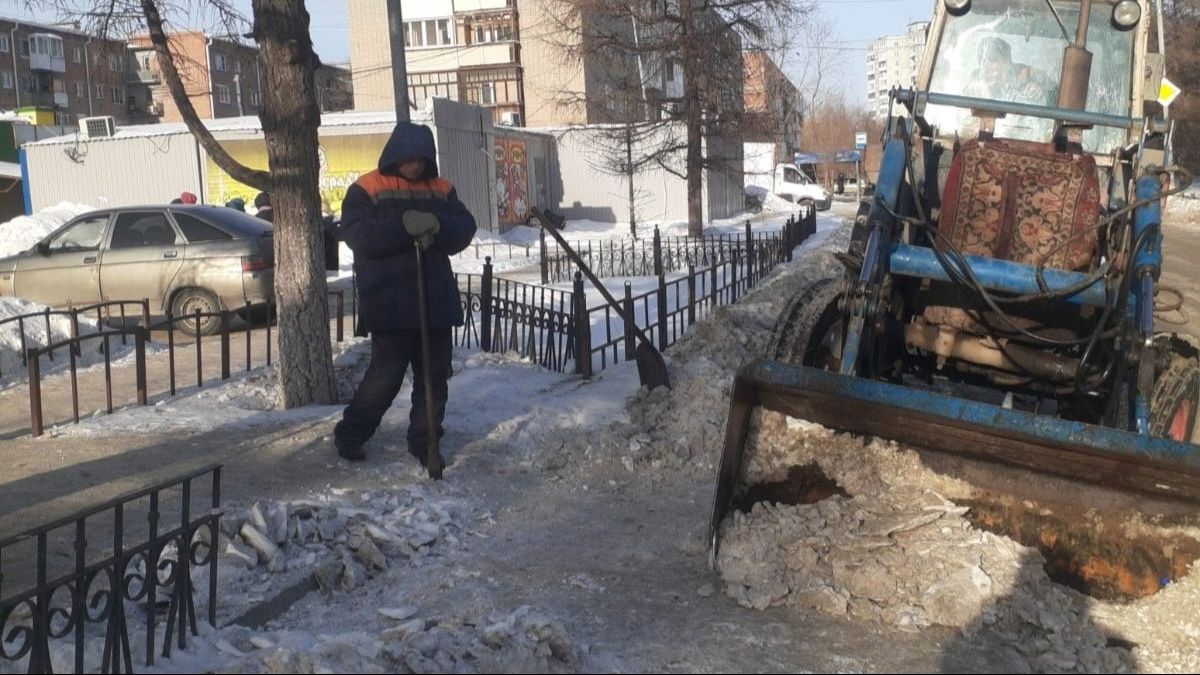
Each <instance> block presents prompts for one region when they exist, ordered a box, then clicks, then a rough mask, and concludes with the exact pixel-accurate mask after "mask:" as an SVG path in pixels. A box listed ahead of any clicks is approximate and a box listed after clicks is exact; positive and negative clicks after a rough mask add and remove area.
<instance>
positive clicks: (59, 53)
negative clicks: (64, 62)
mask: <svg viewBox="0 0 1200 675" xmlns="http://www.w3.org/2000/svg"><path fill="white" fill-rule="evenodd" d="M50 56H53V57H54V58H56V59H61V58H62V57H63V47H62V40H50Z"/></svg>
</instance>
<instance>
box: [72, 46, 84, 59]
mask: <svg viewBox="0 0 1200 675" xmlns="http://www.w3.org/2000/svg"><path fill="white" fill-rule="evenodd" d="M71 60H72V61H74V62H75V63H83V50H82V49H80V48H79V47H75V48H73V49H71Z"/></svg>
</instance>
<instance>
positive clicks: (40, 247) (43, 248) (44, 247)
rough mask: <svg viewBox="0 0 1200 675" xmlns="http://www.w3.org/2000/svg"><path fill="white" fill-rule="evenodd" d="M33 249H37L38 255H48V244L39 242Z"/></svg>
mask: <svg viewBox="0 0 1200 675" xmlns="http://www.w3.org/2000/svg"><path fill="white" fill-rule="evenodd" d="M35 248H37V252H38V253H40V254H41V255H47V256H48V255H50V244H49V242H45V241H39V242H38V243H37V246H36V247H35Z"/></svg>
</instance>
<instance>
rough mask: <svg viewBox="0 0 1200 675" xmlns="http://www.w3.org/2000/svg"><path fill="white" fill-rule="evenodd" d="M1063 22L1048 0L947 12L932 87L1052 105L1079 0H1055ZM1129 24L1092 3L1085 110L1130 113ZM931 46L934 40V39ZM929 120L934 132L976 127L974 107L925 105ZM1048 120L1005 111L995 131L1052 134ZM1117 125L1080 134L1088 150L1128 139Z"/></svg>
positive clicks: (982, 0)
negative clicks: (1121, 24) (1125, 27)
mask: <svg viewBox="0 0 1200 675" xmlns="http://www.w3.org/2000/svg"><path fill="white" fill-rule="evenodd" d="M1052 2H1053V6H1054V9H1055V10H1057V13H1058V16H1059V17H1060V18H1061V19H1062V27H1060V25H1059V23H1058V20H1056V19H1055V16H1054V12H1052V11H1051V9H1050V6H1049V5H1048V4H1047V2H1046V0H1016V1H1015V2H1014V1H1012V0H975V1H974V2H972V3H971V5H970V9H969V11H967V12H966V13H965V14H962V15H961V16H953V15H950V16H947V17H946V26H945V29H944V31H943V34H942V38H941V43H940V44H939V45H938V47H937V48H938V56H937V58H936V59H935V60H934V68H933V73H932V79H931V81H930V84H929V90H930V91H933V92H937V93H942V94H956V95H960V96H973V97H977V98H988V99H993V100H1000V101H1007V102H1012V103H1028V104H1033V105H1042V106H1053V105H1055V102H1056V100H1057V97H1058V80H1059V77H1060V73H1061V70H1062V58H1063V48H1064V47H1066V46H1067V44H1069V43H1070V39H1068V38H1067V37H1066V36H1064V29H1063V27H1065V32H1066V35H1068V36H1071V39H1073V38H1074V35H1075V25H1076V23H1077V22H1078V20H1079V2H1078V0H1052ZM1135 32H1136V31H1134V30H1123V29H1120V28H1118V27H1116V26H1115V25H1114V24H1113V23H1112V5H1111V4H1110V3H1108V2H1103V1H1097V2H1095V3H1093V5H1092V13H1091V20H1090V25H1089V27H1088V41H1087V48H1088V51H1090V52H1092V73H1091V79H1090V81H1089V83H1088V99H1087V110H1088V111H1090V112H1099V113H1107V114H1111V115H1124V116H1128V115H1129V114H1130V113H1129V111H1130V99H1131V96H1132V90H1131V79H1132V78H1131V74H1132V56H1133V40H1134V33H1135ZM931 46H932V44H931ZM925 118H926V120H928V121H929V123H930V124H932V125H934V126H936V127H937V128H938V133H939V135H942V136H954V135H955V134H957V135H959V136H963V137H968V136H974V135H975V134H976V133H977V132H978V123H979V122H978V119H977V118H975V117H974V116H973V115H972V114H971V111H969V110H964V109H961V108H954V107H950V106H933V105H931V106H929V108H928V109H927V110H926V114H925ZM1053 131H1054V122H1053V121H1052V120H1046V119H1040V118H1036V117H1026V116H1023V115H1008V116H1007V117H1003V118H1000V119H998V120H996V135H997V136H999V137H1004V138H1014V139H1020V140H1028V141H1042V142H1046V141H1049V140H1051V136H1052V135H1053ZM1125 135H1126V132H1125V131H1124V130H1121V129H1111V128H1107V127H1097V128H1094V129H1090V130H1088V131H1086V132H1085V133H1084V136H1083V145H1084V149H1085V150H1087V151H1088V152H1093V153H1100V154H1108V153H1110V152H1112V150H1113V149H1114V148H1116V147H1118V146H1120V145H1122V144H1123V143H1124V142H1125V137H1126V136H1125Z"/></svg>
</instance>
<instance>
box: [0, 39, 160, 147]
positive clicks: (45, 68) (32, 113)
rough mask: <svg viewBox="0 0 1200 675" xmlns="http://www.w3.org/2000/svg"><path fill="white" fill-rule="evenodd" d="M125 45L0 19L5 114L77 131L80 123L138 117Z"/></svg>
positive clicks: (0, 89)
mask: <svg viewBox="0 0 1200 675" xmlns="http://www.w3.org/2000/svg"><path fill="white" fill-rule="evenodd" d="M126 65H127V53H126V47H125V43H124V42H122V41H117V40H101V39H99V38H95V37H92V36H90V35H87V34H86V33H83V32H81V31H79V30H77V29H75V28H74V27H73V26H63V25H46V24H38V23H32V22H29V21H23V20H17V19H6V18H0V110H9V111H15V112H17V113H18V114H20V115H21V116H23V117H25V118H27V119H29V120H30V121H31V122H33V123H35V124H41V125H73V124H75V123H76V121H77V120H78V119H79V118H80V117H90V116H100V115H111V116H113V117H114V118H116V119H117V121H118V122H128V121H130V120H131V119H133V118H134V117H136V112H134V111H131V109H130V104H129V98H130V96H131V95H134V94H135V93H136V92H133V91H131V90H130V88H129V87H128V83H127V81H126Z"/></svg>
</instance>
